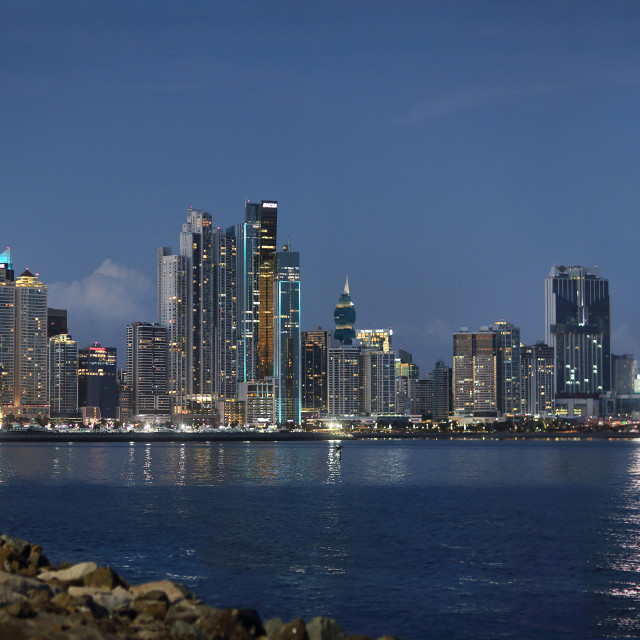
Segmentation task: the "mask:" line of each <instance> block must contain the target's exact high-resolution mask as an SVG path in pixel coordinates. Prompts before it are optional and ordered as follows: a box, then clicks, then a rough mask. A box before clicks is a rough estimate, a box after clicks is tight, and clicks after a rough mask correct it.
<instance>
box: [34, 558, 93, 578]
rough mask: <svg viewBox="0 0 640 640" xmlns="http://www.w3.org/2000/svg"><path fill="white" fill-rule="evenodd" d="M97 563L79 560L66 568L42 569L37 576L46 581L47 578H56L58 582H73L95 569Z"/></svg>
mask: <svg viewBox="0 0 640 640" xmlns="http://www.w3.org/2000/svg"><path fill="white" fill-rule="evenodd" d="M97 568H98V565H97V564H96V563H95V562H80V563H78V564H74V565H72V566H71V567H69V568H68V569H61V570H58V571H43V572H42V573H41V574H40V575H39V576H38V578H39V579H40V580H44V581H45V582H48V581H49V580H58V581H59V582H75V581H76V580H82V579H83V578H84V577H85V576H86V575H87V574H89V573H91V572H92V571H95V570H96V569H97Z"/></svg>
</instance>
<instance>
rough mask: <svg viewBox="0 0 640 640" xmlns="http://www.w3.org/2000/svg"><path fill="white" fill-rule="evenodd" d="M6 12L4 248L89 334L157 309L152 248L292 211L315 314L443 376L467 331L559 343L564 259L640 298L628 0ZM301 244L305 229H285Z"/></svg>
mask: <svg viewBox="0 0 640 640" xmlns="http://www.w3.org/2000/svg"><path fill="white" fill-rule="evenodd" d="M461 4H462V9H460V5H459V4H456V6H453V5H451V4H450V3H441V2H429V3H413V2H409V3H406V4H403V5H402V6H401V7H400V8H398V7H394V8H391V7H390V6H387V5H384V4H377V3H373V4H372V3H366V4H365V3H361V2H354V3H349V4H348V5H346V6H345V5H344V4H339V3H335V2H328V3H323V5H322V6H300V5H297V4H294V3H290V2H279V3H276V4H275V5H270V6H264V5H261V4H260V3H257V2H248V3H243V4H242V6H238V5H237V4H234V3H226V2H221V3H215V6H214V5H212V4H210V3H204V2H197V1H196V2H194V3H191V4H190V5H189V7H188V8H184V7H176V6H175V5H172V4H170V3H166V2H162V1H160V2H153V3H151V2H146V1H142V2H140V3H138V4H137V5H136V10H132V9H131V7H130V6H129V5H128V4H127V3H118V2H115V3H110V4H106V3H105V4H103V3H98V4H95V5H91V6H86V5H85V4H84V3H79V2H66V1H64V2H61V3H56V4H55V5H51V4H49V3H45V2H37V1H36V2H33V3H29V5H28V6H27V5H23V4H22V3H13V2H7V1H5V2H0V9H2V14H3V20H2V24H1V25H0V29H1V31H0V33H2V36H3V37H2V38H0V51H2V54H3V58H4V59H5V60H6V61H7V64H6V65H5V66H4V71H3V83H2V96H3V111H4V113H5V118H4V119H3V122H2V123H1V124H0V126H1V127H2V133H3V140H4V141H5V144H4V146H3V149H2V150H0V153H2V154H3V155H2V158H3V160H4V162H3V166H4V167H5V168H6V169H5V172H4V174H3V176H2V178H0V179H1V180H2V190H1V191H0V192H1V193H2V194H3V195H2V205H3V210H4V211H5V212H6V213H5V217H4V222H5V224H4V225H3V236H2V242H3V245H10V246H11V247H12V250H13V261H14V264H15V269H16V271H17V273H21V272H22V271H23V270H24V269H25V268H26V267H29V268H30V269H31V270H32V271H33V272H38V273H40V274H41V276H40V277H41V279H42V280H43V282H45V283H46V284H48V286H49V298H50V305H51V306H54V307H60V308H65V309H68V311H69V328H70V331H71V333H72V335H73V336H74V339H76V340H77V341H78V343H79V346H84V345H86V344H89V343H91V342H93V341H94V340H98V341H100V342H101V343H103V344H108V345H113V346H117V347H118V351H119V353H120V354H123V353H124V327H125V326H126V324H127V323H129V322H134V321H149V322H152V321H154V320H155V318H156V314H155V311H154V309H155V306H156V303H155V295H154V294H155V278H154V273H155V251H156V248H157V247H160V246H164V245H165V244H166V243H167V242H168V241H170V240H171V239H172V237H173V229H174V228H175V226H176V224H179V223H180V222H182V220H183V218H184V212H185V211H186V210H187V209H188V208H189V206H194V207H197V208H199V209H202V210H204V211H208V212H210V213H211V215H212V220H213V226H214V227H218V226H219V227H221V228H226V227H227V226H229V225H231V224H235V223H237V222H238V220H240V219H241V217H242V207H243V203H244V202H245V200H246V198H247V197H248V198H249V199H251V200H252V201H258V200H259V199H260V198H273V199H276V200H278V201H279V203H280V211H279V217H280V225H281V228H282V229H286V230H287V235H288V236H290V238H291V244H292V248H293V250H294V251H297V252H299V253H300V255H301V279H302V282H303V283H304V284H303V288H304V293H303V298H304V302H303V311H302V328H303V329H305V330H310V329H311V328H312V327H313V326H316V325H320V326H322V327H325V328H332V326H333V323H332V313H333V309H334V307H335V301H336V299H337V297H338V296H339V294H340V291H341V290H342V287H343V283H344V280H345V277H346V276H348V277H349V282H350V286H351V294H352V296H353V301H354V303H355V305H356V306H357V308H358V321H357V323H356V328H358V329H367V328H369V329H376V328H381V327H392V328H393V330H394V345H395V347H398V348H402V349H404V350H406V351H408V352H411V353H412V354H413V356H414V362H416V363H417V364H419V365H420V366H421V368H422V369H424V370H430V368H431V367H432V365H433V363H434V362H435V361H436V360H440V359H442V360H445V361H446V362H447V363H450V362H451V335H452V333H453V332H455V331H456V330H457V329H458V328H459V327H460V326H474V327H478V326H481V325H484V324H490V323H491V322H494V321H496V320H497V319H500V318H503V319H504V320H505V321H507V322H510V323H512V324H514V325H515V326H517V327H519V328H520V330H521V337H522V341H523V342H524V343H526V344H533V343H535V341H536V340H538V339H542V338H543V337H544V332H545V327H544V286H543V282H544V278H545V277H546V275H547V274H548V271H549V268H550V267H551V266H552V265H553V264H566V265H586V266H598V267H600V268H601V270H602V273H603V274H606V277H607V278H608V280H609V281H610V282H611V329H612V336H611V342H612V351H613V352H614V353H629V352H633V353H635V354H638V353H640V326H637V325H636V323H634V320H633V319H634V318H635V317H637V316H638V314H639V313H640V300H638V299H637V298H636V297H635V296H632V295H626V294H625V292H627V291H633V290H634V287H635V283H634V270H633V268H632V259H633V257H632V256H633V255H634V249H635V244H634V242H633V237H634V233H633V229H634V222H635V221H634V218H635V213H636V201H637V197H636V195H635V194H636V186H635V176H636V175H637V162H638V160H637V157H638V156H637V146H638V141H637V134H636V133H635V126H636V123H635V113H636V112H637V108H636V105H638V103H639V102H640V73H639V72H638V69H637V65H636V63H635V60H636V58H637V55H636V54H637V52H638V44H637V41H636V35H635V23H636V20H635V19H636V18H637V17H640V8H639V7H637V5H636V4H635V3H632V2H614V3H608V4H607V5H604V4H602V3H591V2H566V3H562V4H561V5H557V4H556V3H551V2H540V3H535V4H526V3H518V4H517V5H513V4H510V3H504V2H487V3H482V4H478V3H473V2H469V3H467V2H462V3H461ZM281 240H282V241H285V240H286V238H284V237H283V238H281Z"/></svg>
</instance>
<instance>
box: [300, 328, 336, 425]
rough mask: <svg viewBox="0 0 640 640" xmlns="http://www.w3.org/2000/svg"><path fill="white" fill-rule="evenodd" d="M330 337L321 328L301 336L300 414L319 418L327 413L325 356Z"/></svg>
mask: <svg viewBox="0 0 640 640" xmlns="http://www.w3.org/2000/svg"><path fill="white" fill-rule="evenodd" d="M331 338H332V336H331V335H330V332H329V331H326V330H323V329H322V328H321V327H314V328H313V329H312V330H311V331H303V332H302V334H301V343H302V344H301V375H302V382H301V387H302V390H301V395H302V412H303V413H305V414H309V415H315V416H316V417H317V416H321V415H324V414H326V413H327V407H328V379H327V354H328V349H329V344H330V341H331Z"/></svg>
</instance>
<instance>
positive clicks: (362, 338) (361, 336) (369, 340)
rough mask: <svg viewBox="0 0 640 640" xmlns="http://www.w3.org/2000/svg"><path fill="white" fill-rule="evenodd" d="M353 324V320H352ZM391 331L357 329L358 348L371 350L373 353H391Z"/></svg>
mask: <svg viewBox="0 0 640 640" xmlns="http://www.w3.org/2000/svg"><path fill="white" fill-rule="evenodd" d="M354 322H355V320H354ZM392 336H393V330H392V329H391V328H389V329H358V330H357V331H356V340H358V341H359V342H360V346H361V347H363V348H364V349H373V350H374V351H384V352H385V353H387V352H389V351H391V337H392Z"/></svg>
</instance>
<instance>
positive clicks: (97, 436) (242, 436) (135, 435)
mask: <svg viewBox="0 0 640 640" xmlns="http://www.w3.org/2000/svg"><path fill="white" fill-rule="evenodd" d="M635 438H640V433H636V432H629V433H626V432H622V433H617V432H616V433H614V432H607V431H593V432H572V431H553V432H550V431H545V432H542V431H536V432H533V431H529V432H520V433H517V432H511V431H509V432H504V431H503V432H488V433H474V432H465V433H402V432H398V433H353V434H352V433H317V432H314V433H300V432H297V433H294V432H282V433H274V432H269V433H257V432H247V433H221V432H219V433H214V432H203V433H191V432H178V431H176V432H175V433H168V432H130V433H105V432H98V433H86V432H83V433H73V432H63V433H54V432H50V431H44V432H43V431H21V432H1V433H0V444H2V443H11V442H34V443H35V442H55V443H65V442H193V443H199V442H314V441H335V440H558V439H560V440H576V439H579V440H590V439H594V440H626V439H635Z"/></svg>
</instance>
